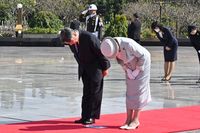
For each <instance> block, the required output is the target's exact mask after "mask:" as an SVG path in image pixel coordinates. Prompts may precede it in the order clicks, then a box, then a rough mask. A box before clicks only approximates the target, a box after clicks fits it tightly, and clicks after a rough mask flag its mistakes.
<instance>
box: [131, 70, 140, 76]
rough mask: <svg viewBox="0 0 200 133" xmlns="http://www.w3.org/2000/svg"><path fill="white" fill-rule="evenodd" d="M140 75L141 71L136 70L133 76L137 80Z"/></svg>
mask: <svg viewBox="0 0 200 133" xmlns="http://www.w3.org/2000/svg"><path fill="white" fill-rule="evenodd" d="M139 73H140V70H139V69H135V70H134V71H133V72H132V75H133V77H134V78H136V77H137V76H138V74H139Z"/></svg>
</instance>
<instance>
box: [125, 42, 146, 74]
mask: <svg viewBox="0 0 200 133" xmlns="http://www.w3.org/2000/svg"><path fill="white" fill-rule="evenodd" d="M127 54H128V55H129V56H132V57H133V58H137V59H138V61H137V63H136V68H137V69H139V70H141V71H143V70H144V62H145V56H144V49H143V48H142V47H141V46H137V45H134V44H130V43H129V45H127ZM133 58H132V59H133ZM132 59H131V60H132ZM131 60H130V61H131Z"/></svg>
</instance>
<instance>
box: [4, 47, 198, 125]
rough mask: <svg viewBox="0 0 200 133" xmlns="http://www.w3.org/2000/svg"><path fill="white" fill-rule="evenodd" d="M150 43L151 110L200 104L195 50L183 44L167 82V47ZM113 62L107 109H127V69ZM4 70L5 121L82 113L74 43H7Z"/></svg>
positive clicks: (106, 90) (105, 111) (108, 79)
mask: <svg viewBox="0 0 200 133" xmlns="http://www.w3.org/2000/svg"><path fill="white" fill-rule="evenodd" d="M146 48H147V49H148V50H149V51H150V53H151V55H152V68H151V93H152V98H153V101H152V102H151V103H150V104H149V105H148V106H147V107H146V108H145V110H148V109H158V108H171V107H181V106H191V105H200V84H197V83H196V81H197V79H198V78H199V64H198V59H197V55H196V52H195V50H194V49H193V48H192V47H179V49H178V61H177V62H176V70H175V72H174V74H173V77H172V80H171V81H170V82H161V80H160V79H161V77H162V76H163V53H162V47H160V46H158V47H157V46H152V47H146ZM111 62H112V67H111V69H110V73H109V76H108V77H106V78H105V86H104V95H103V103H102V114H111V113H120V112H125V111H126V110H125V83H124V74H123V71H122V69H121V67H120V66H119V65H118V64H117V63H116V62H115V61H114V60H112V61H111ZM0 75H1V76H0V123H1V124H5V123H15V122H25V121H35V120H44V119H55V118H66V117H79V116H80V111H81V109H80V103H81V96H82V83H81V81H78V80H77V79H78V77H77V64H76V62H75V60H74V58H73V55H72V53H71V52H70V50H69V48H68V47H66V48H64V47H1V48H0Z"/></svg>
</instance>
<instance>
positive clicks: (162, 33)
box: [151, 22, 178, 81]
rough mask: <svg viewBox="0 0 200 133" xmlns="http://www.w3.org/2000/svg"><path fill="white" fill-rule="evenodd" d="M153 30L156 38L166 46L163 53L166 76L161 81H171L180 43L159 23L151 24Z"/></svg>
mask: <svg viewBox="0 0 200 133" xmlns="http://www.w3.org/2000/svg"><path fill="white" fill-rule="evenodd" d="M151 28H152V30H153V31H154V32H155V33H156V36H157V37H158V39H159V40H160V42H161V43H162V44H163V46H164V47H163V53H164V61H165V63H164V73H165V74H164V77H163V78H162V79H161V80H162V81H169V80H170V79H171V77H172V72H173V71H174V68H175V61H176V60H177V49H178V41H177V39H176V38H175V37H174V36H173V35H172V32H171V31H170V30H169V29H168V28H167V27H164V26H162V25H160V24H158V22H153V23H152V24H151Z"/></svg>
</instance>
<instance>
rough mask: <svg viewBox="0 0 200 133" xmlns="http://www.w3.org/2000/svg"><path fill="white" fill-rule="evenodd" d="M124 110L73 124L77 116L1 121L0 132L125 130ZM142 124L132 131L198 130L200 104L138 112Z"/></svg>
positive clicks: (103, 132)
mask: <svg viewBox="0 0 200 133" xmlns="http://www.w3.org/2000/svg"><path fill="white" fill-rule="evenodd" d="M125 118H126V114H125V113H123V114H109V115H102V116H101V119H100V120H97V121H96V124H95V125H90V126H89V127H85V126H84V125H81V124H75V123H73V121H74V120H75V119H76V118H66V119H56V120H44V121H36V122H26V123H15V124H4V125H0V133H125V132H126V133H127V132H132V131H133V130H131V131H127V130H121V129H119V126H121V124H123V122H124V120H125ZM140 122H141V125H140V126H139V128H138V129H136V130H134V133H174V132H183V131H190V130H198V129H199V130H200V106H190V107H181V108H168V109H157V110H148V111H142V112H141V119H140Z"/></svg>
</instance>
